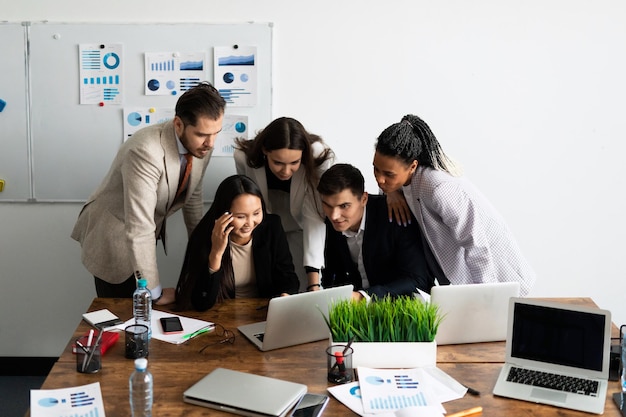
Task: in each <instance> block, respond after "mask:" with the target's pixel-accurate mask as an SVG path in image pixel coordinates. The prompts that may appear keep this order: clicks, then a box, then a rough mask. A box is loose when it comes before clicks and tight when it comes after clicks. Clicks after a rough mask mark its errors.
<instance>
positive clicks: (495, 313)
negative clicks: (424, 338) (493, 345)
mask: <svg viewBox="0 0 626 417" xmlns="http://www.w3.org/2000/svg"><path fill="white" fill-rule="evenodd" d="M518 296H519V282H517V281H516V282H493V283H484V284H463V285H441V286H436V287H432V288H431V290H430V302H431V303H433V304H436V305H437V306H439V311H440V312H441V314H443V320H442V321H441V323H440V324H439V328H438V329H437V335H436V336H435V340H436V342H437V345H451V344H457V343H477V342H495V341H502V340H505V339H506V323H507V317H508V311H509V298H511V297H518ZM487 323H488V325H486V324H487Z"/></svg>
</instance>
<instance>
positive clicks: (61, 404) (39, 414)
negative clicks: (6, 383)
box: [30, 382, 106, 417]
mask: <svg viewBox="0 0 626 417" xmlns="http://www.w3.org/2000/svg"><path fill="white" fill-rule="evenodd" d="M30 415H31V417H106V416H105V413H104V404H103V403H102V391H100V383H99V382H94V383H93V384H88V385H81V386H77V387H70V388H60V389H33V390H30Z"/></svg>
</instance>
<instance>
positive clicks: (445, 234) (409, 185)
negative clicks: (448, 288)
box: [374, 115, 535, 295]
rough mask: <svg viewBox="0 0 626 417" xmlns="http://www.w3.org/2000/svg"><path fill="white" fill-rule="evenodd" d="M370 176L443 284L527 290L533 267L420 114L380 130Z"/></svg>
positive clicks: (494, 211)
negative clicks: (413, 228)
mask: <svg viewBox="0 0 626 417" xmlns="http://www.w3.org/2000/svg"><path fill="white" fill-rule="evenodd" d="M374 175H375V177H376V182H377V183H378V186H379V187H380V189H381V190H382V191H383V192H384V193H385V194H387V195H388V198H387V200H388V205H389V206H390V209H389V218H390V221H391V217H392V215H393V216H395V217H396V219H400V221H404V220H405V219H407V218H408V216H407V214H408V212H404V213H403V207H406V205H407V204H408V207H409V208H410V210H411V211H412V212H413V215H414V216H415V218H416V219H417V222H418V223H419V225H420V227H421V229H422V233H423V236H424V238H425V243H426V244H425V245H424V248H425V250H426V251H427V252H429V253H426V259H427V260H429V262H428V263H429V265H428V266H429V268H430V270H431V272H432V273H433V274H434V275H435V276H436V277H437V279H438V281H439V282H440V283H447V282H448V281H449V282H450V283H451V284H472V283H482V282H495V281H519V282H520V293H521V295H526V294H528V292H529V291H530V289H531V288H532V286H533V284H534V282H535V273H534V271H533V269H532V268H531V266H530V265H529V264H528V262H527V261H526V259H525V258H524V256H523V255H522V253H521V251H520V249H519V247H518V245H517V243H516V242H515V239H514V238H513V235H512V234H511V232H510V230H509V229H508V227H507V225H506V223H505V222H504V220H503V219H502V217H501V216H500V215H499V214H498V212H497V211H496V210H495V209H494V208H493V206H492V205H491V204H490V203H489V201H488V200H487V199H486V198H485V197H484V196H483V195H482V194H481V193H480V192H479V191H478V190H477V189H476V188H475V187H474V186H473V185H472V184H471V183H470V182H469V181H467V180H466V179H464V178H462V177H460V176H459V175H458V172H457V170H456V167H455V166H454V163H452V161H451V160H450V159H449V158H448V157H447V156H446V155H445V154H444V152H443V150H442V149H441V146H440V144H439V142H438V141H437V139H436V138H435V135H434V134H433V133H432V131H431V130H430V128H429V127H428V125H427V124H426V123H425V122H424V121H423V120H422V119H420V118H419V117H417V116H414V115H407V116H404V117H403V118H402V120H401V121H400V122H399V123H395V124H393V125H391V126H389V127H388V128H386V129H385V130H384V131H383V132H382V133H381V134H380V136H379V137H378V140H377V143H376V152H375V155H374Z"/></svg>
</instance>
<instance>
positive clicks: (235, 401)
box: [183, 368, 307, 417]
mask: <svg viewBox="0 0 626 417" xmlns="http://www.w3.org/2000/svg"><path fill="white" fill-rule="evenodd" d="M306 391H307V387H306V385H303V384H298V383H295V382H289V381H284V380H281V379H276V378H269V377H265V376H261V375H255V374H250V373H246V372H239V371H234V370H231V369H225V368H216V369H214V370H213V371H212V372H211V373H210V374H208V375H207V376H205V377H204V378H202V379H201V380H200V381H198V382H197V383H195V384H194V385H193V386H191V387H190V388H189V389H188V390H186V391H185V392H184V394H183V400H184V401H185V402H187V403H190V404H195V405H200V406H203V407H208V408H214V409H216V410H221V411H225V412H229V413H234V414H239V415H242V416H250V417H262V416H264V417H270V416H275V417H282V416H285V415H286V414H287V413H288V412H289V410H291V408H293V406H294V405H295V404H296V403H297V402H298V401H299V400H300V399H301V398H302V396H303V395H304V394H306Z"/></svg>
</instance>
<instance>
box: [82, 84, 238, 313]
mask: <svg viewBox="0 0 626 417" xmlns="http://www.w3.org/2000/svg"><path fill="white" fill-rule="evenodd" d="M225 105H226V103H225V101H224V99H223V98H222V97H221V96H220V95H219V93H218V91H217V90H216V89H215V88H214V87H213V86H212V85H210V84H208V83H202V84H200V85H198V86H196V87H194V88H192V89H190V90H188V91H186V92H185V93H184V94H183V95H182V96H181V97H180V98H179V99H178V102H177V104H176V115H175V116H174V119H173V120H171V121H168V122H165V123H162V124H159V125H155V126H151V127H146V128H144V129H141V130H140V131H138V132H137V133H135V134H134V135H133V136H132V137H130V138H129V139H128V140H127V141H126V142H125V143H124V144H123V145H122V146H121V147H120V149H119V151H118V153H117V156H116V157H115V159H114V161H113V163H112V165H111V168H110V170H109V172H108V174H107V175H106V177H105V178H104V180H103V181H102V183H101V184H100V186H99V187H98V188H97V189H96V191H95V192H94V193H93V194H92V195H91V196H90V197H89V199H88V200H87V202H86V203H85V205H84V206H83V208H82V210H81V212H80V215H79V216H78V221H77V222H76V225H75V226H74V230H73V232H72V238H73V239H75V240H77V241H78V242H80V244H81V248H82V256H81V258H82V262H83V264H84V265H85V267H86V268H87V270H88V271H89V272H90V273H91V274H93V276H94V277H95V284H96V293H97V294H98V296H99V297H132V294H133V291H134V290H135V288H136V283H135V276H134V273H135V271H138V272H139V273H141V275H142V276H143V277H144V278H145V279H147V281H148V288H149V289H150V291H151V293H152V298H153V300H154V302H155V303H156V304H160V305H163V304H170V303H172V302H174V288H165V289H164V288H162V286H161V284H160V280H159V272H158V268H157V258H156V243H157V240H161V241H162V243H163V247H164V248H166V245H165V223H166V219H167V217H169V216H170V215H172V214H173V213H175V212H176V211H178V210H179V209H181V208H182V210H183V217H184V221H185V225H186V227H187V233H188V235H190V234H191V232H192V231H193V229H194V228H195V226H196V225H197V224H198V222H199V221H200V219H201V218H202V209H203V203H202V178H203V177H204V173H205V171H206V168H207V165H208V163H209V159H210V157H211V153H212V151H213V145H214V143H215V138H216V136H217V134H218V133H219V132H220V131H221V129H222V120H223V117H224V109H225ZM187 160H190V163H191V171H190V173H189V175H188V178H187V179H185V180H184V181H183V179H184V177H185V170H186V167H187V164H188V162H187ZM179 187H180V188H181V190H179ZM177 191H180V192H177Z"/></svg>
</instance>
